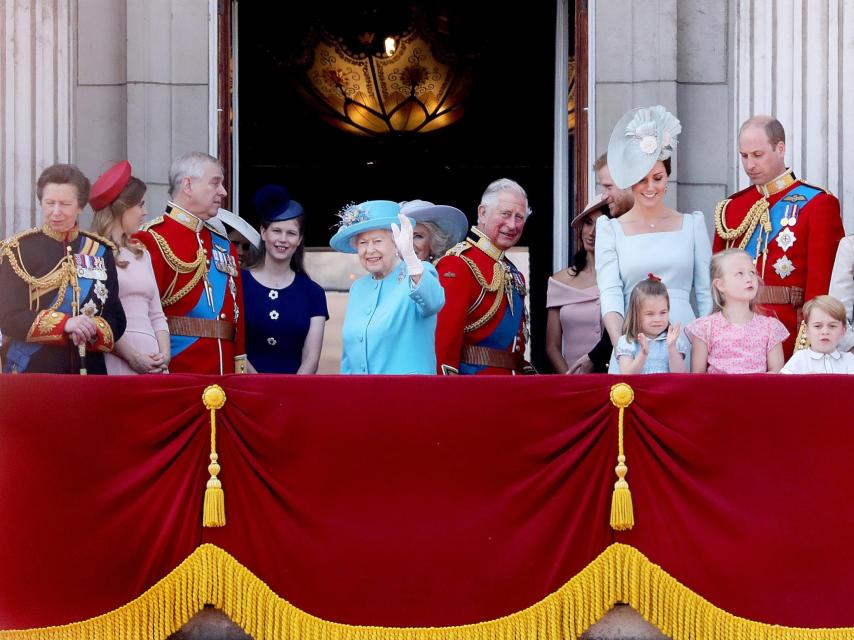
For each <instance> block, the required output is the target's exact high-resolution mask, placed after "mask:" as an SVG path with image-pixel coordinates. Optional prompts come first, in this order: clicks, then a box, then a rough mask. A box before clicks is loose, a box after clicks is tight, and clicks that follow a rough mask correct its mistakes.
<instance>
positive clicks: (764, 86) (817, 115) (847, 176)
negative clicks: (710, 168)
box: [730, 0, 854, 233]
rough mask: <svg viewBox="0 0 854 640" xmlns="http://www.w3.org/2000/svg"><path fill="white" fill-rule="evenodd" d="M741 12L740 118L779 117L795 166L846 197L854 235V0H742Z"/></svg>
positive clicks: (737, 56) (737, 12)
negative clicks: (771, 115) (765, 114)
mask: <svg viewBox="0 0 854 640" xmlns="http://www.w3.org/2000/svg"><path fill="white" fill-rule="evenodd" d="M733 13H734V15H733V20H732V30H733V56H734V60H733V63H734V74H733V89H734V94H733V103H734V109H735V122H736V123H740V122H742V121H744V120H746V119H747V118H748V117H750V116H751V115H754V114H756V113H771V114H773V115H775V116H776V117H777V118H778V119H779V120H780V122H782V123H783V126H784V127H785V128H786V142H787V153H786V159H787V161H788V163H789V164H790V166H791V167H792V168H793V169H794V170H795V173H796V174H797V175H798V176H799V177H801V178H803V179H804V180H806V181H808V182H811V183H813V184H817V185H819V186H822V187H825V188H827V189H829V190H830V191H831V192H832V193H833V194H835V195H836V196H837V197H838V198H839V200H840V202H841V204H842V213H843V221H844V222H845V227H846V229H847V230H848V233H854V84H852V82H851V79H852V77H854V76H852V73H854V71H852V69H854V3H852V2H850V1H847V0H734V11H733ZM730 180H731V182H733V183H735V184H736V185H737V186H738V187H739V188H740V187H743V186H746V185H747V179H746V178H745V176H744V174H743V172H740V171H734V173H733V175H732V176H731V177H730Z"/></svg>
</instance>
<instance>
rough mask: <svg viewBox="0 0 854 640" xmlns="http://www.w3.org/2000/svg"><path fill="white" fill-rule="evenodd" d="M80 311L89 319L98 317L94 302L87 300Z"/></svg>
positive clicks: (96, 306)
mask: <svg viewBox="0 0 854 640" xmlns="http://www.w3.org/2000/svg"><path fill="white" fill-rule="evenodd" d="M80 311H81V312H82V313H83V314H84V315H87V316H89V317H90V318H91V317H92V316H95V315H98V305H97V304H95V301H94V300H89V301H88V302H87V303H86V304H84V305H83V307H82V308H81V309H80Z"/></svg>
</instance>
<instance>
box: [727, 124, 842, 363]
mask: <svg viewBox="0 0 854 640" xmlns="http://www.w3.org/2000/svg"><path fill="white" fill-rule="evenodd" d="M785 136H786V134H785V131H784V130H783V125H782V124H780V122H779V121H778V120H776V119H774V118H772V117H771V116H754V117H752V118H750V119H749V120H747V121H746V122H745V123H744V124H743V125H741V129H740V130H739V135H738V147H739V154H740V155H741V164H742V166H743V167H744V171H745V173H746V174H747V176H748V177H749V178H750V181H751V182H752V183H753V184H752V186H750V187H748V188H747V189H744V190H742V191H739V192H738V193H736V194H733V195H732V196H730V197H729V198H727V199H726V200H724V201H722V202H720V203H718V205H717V207H716V208H715V239H714V246H713V249H714V251H715V252H717V251H721V250H722V249H725V248H728V247H739V248H742V249H745V250H746V251H747V252H748V253H750V255H751V256H753V258H754V262H755V264H756V267H757V271H758V272H759V275H760V277H761V278H762V279H763V281H764V283H765V285H766V286H765V287H763V289H762V290H761V291H760V294H759V298H758V302H759V303H760V305H761V307H762V309H763V310H764V311H765V312H766V313H768V314H769V315H775V316H776V317H777V318H778V319H779V320H780V321H781V322H782V323H783V324H784V325H786V328H787V329H788V330H789V338H788V339H787V340H786V342H784V343H783V349H784V351H785V356H786V358H788V357H789V356H791V355H792V350H793V347H794V344H795V339H796V337H797V335H798V330H799V326H800V321H801V318H800V315H801V313H800V310H801V307H802V306H803V304H804V302H806V301H807V300H810V299H811V298H814V297H815V296H818V295H822V294H826V293H827V290H828V287H829V286H830V274H831V272H832V271H833V260H834V257H835V256H836V247H837V245H838V244H839V240H840V239H841V238H842V236H843V235H844V231H843V228H842V219H841V217H840V214H839V201H838V200H837V199H836V198H835V197H834V196H832V195H831V194H830V193H828V192H827V191H825V190H824V189H822V188H820V187H814V186H812V185H809V184H807V183H805V182H802V181H800V180H798V179H797V178H795V175H794V173H793V172H792V171H791V170H790V169H788V168H786V164H785V155H786V138H785Z"/></svg>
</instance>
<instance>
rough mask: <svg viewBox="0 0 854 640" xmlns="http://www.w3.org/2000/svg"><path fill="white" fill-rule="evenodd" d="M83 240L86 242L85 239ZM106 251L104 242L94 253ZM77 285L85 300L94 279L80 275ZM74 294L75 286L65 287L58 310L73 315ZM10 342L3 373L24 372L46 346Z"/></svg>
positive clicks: (18, 341) (98, 253) (20, 341)
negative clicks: (37, 353)
mask: <svg viewBox="0 0 854 640" xmlns="http://www.w3.org/2000/svg"><path fill="white" fill-rule="evenodd" d="M83 242H85V239H84V240H83ZM81 246H82V245H81ZM105 251H106V247H105V246H104V245H103V244H99V245H98V250H97V251H96V252H95V253H94V255H96V256H103V255H104V252H105ZM90 255H91V254H90ZM64 259H65V258H63V260H64ZM77 285H78V286H79V287H80V302H83V300H85V299H86V296H88V295H89V292H90V291H91V290H92V279H91V278H80V277H78V278H77ZM73 295H74V290H73V288H72V287H67V288H66V289H65V296H64V297H63V298H62V302H60V303H59V306H58V307H57V308H56V310H57V311H61V312H62V313H64V314H66V315H71V312H72V309H71V301H72V299H73ZM54 304H56V298H54V299H53V301H52V302H51V303H50V305H49V306H50V307H52V306H53V305H54ZM9 342H10V343H11V344H10V346H9V351H8V352H7V353H6V361H5V362H4V363H3V373H15V372H17V373H23V372H24V371H26V370H27V367H29V366H30V360H31V359H32V357H33V356H34V355H35V354H36V352H37V351H38V350H39V349H41V348H42V347H43V346H44V345H43V344H39V343H37V342H25V341H23V340H16V339H14V338H12V339H10V340H9Z"/></svg>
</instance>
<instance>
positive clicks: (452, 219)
mask: <svg viewBox="0 0 854 640" xmlns="http://www.w3.org/2000/svg"><path fill="white" fill-rule="evenodd" d="M400 211H401V213H404V214H406V215H407V216H409V217H410V218H412V219H413V220H415V222H432V223H434V224H435V225H437V226H438V227H439V228H440V229H441V230H442V231H444V232H445V233H447V234H448V236H449V237H450V239H451V245H452V246H453V245H455V244H457V243H458V242H460V241H461V240H462V239H463V238H465V237H466V233H468V230H469V221H468V218H466V214H464V213H463V212H462V211H460V210H459V209H457V208H456V207H449V206H448V205H444V204H433V203H432V202H427V201H426V200H409V201H405V202H401V203H400Z"/></svg>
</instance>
